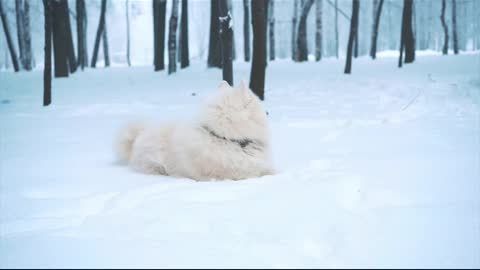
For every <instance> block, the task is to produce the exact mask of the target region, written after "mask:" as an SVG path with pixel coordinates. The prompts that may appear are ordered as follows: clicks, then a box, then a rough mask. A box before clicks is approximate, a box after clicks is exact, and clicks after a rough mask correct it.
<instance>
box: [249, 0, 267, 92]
mask: <svg viewBox="0 0 480 270" xmlns="http://www.w3.org/2000/svg"><path fill="white" fill-rule="evenodd" d="M266 5H267V2H266V1H265V0H252V28H253V59H252V69H251V72H250V89H252V91H253V92H254V93H255V94H256V95H257V96H258V97H259V98H260V99H261V100H264V98H265V68H266V66H267V59H266V56H267V29H266V26H267V24H266V17H265V15H266V14H265V10H266V8H267V7H266Z"/></svg>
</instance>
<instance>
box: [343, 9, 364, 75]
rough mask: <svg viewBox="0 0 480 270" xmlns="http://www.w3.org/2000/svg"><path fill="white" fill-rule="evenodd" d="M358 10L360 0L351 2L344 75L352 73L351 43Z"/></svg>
mask: <svg viewBox="0 0 480 270" xmlns="http://www.w3.org/2000/svg"><path fill="white" fill-rule="evenodd" d="M359 10H360V0H353V3H352V18H351V19H350V35H349V36H348V46H347V62H346V64H345V74H350V73H351V72H352V53H353V43H354V42H355V36H357V30H358V12H359Z"/></svg>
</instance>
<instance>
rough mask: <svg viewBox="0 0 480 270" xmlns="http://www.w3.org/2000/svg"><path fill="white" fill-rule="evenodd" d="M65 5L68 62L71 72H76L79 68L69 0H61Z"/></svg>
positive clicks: (64, 16)
mask: <svg viewBox="0 0 480 270" xmlns="http://www.w3.org/2000/svg"><path fill="white" fill-rule="evenodd" d="M61 1H62V7H63V20H64V22H63V23H64V24H65V26H64V31H65V38H66V39H65V40H64V41H63V42H66V43H67V44H66V46H67V57H68V64H69V68H70V73H74V72H75V71H76V70H77V60H76V57H75V47H74V46H73V35H72V26H71V24H70V9H69V8H68V0H61Z"/></svg>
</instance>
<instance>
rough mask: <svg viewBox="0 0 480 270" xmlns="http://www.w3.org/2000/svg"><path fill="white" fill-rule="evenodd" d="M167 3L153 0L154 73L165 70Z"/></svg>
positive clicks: (163, 0)
mask: <svg viewBox="0 0 480 270" xmlns="http://www.w3.org/2000/svg"><path fill="white" fill-rule="evenodd" d="M166 17H167V1H166V0H153V44H154V45H153V47H154V48H153V52H154V53H153V56H154V60H153V64H154V67H155V71H159V70H163V69H165V32H166V31H165V27H166Z"/></svg>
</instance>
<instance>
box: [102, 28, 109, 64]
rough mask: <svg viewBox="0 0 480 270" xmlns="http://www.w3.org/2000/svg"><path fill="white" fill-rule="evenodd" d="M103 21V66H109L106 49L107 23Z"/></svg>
mask: <svg viewBox="0 0 480 270" xmlns="http://www.w3.org/2000/svg"><path fill="white" fill-rule="evenodd" d="M105 21H106V20H104V21H103V23H104V25H103V34H102V44H103V59H104V62H105V67H109V66H110V53H109V51H108V35H107V24H106V22H105Z"/></svg>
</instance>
